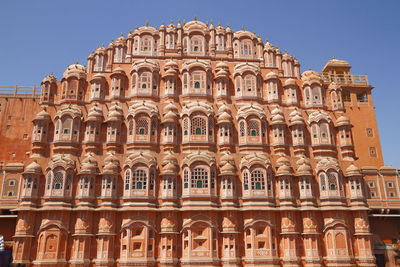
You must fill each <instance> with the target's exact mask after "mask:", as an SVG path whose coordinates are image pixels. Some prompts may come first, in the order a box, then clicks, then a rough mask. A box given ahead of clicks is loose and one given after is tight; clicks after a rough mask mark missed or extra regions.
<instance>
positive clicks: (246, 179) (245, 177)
mask: <svg viewBox="0 0 400 267" xmlns="http://www.w3.org/2000/svg"><path fill="white" fill-rule="evenodd" d="M243 187H244V190H248V189H249V174H248V173H247V171H245V172H244V173H243Z"/></svg>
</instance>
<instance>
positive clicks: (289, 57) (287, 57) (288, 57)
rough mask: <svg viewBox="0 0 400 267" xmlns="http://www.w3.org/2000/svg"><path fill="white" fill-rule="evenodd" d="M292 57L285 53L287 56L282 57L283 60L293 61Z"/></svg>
mask: <svg viewBox="0 0 400 267" xmlns="http://www.w3.org/2000/svg"><path fill="white" fill-rule="evenodd" d="M292 59H293V58H292V56H291V55H290V54H288V53H287V52H285V54H283V55H282V60H292Z"/></svg>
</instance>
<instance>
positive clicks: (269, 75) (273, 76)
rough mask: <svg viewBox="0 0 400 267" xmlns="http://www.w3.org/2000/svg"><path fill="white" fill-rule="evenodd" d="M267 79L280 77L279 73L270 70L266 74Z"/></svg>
mask: <svg viewBox="0 0 400 267" xmlns="http://www.w3.org/2000/svg"><path fill="white" fill-rule="evenodd" d="M265 79H266V80H270V79H278V75H277V74H276V73H275V72H273V71H270V72H268V73H267V75H266V76H265Z"/></svg>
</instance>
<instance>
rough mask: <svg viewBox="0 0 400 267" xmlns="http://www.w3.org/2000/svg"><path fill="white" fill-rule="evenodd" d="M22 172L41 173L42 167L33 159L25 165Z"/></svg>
mask: <svg viewBox="0 0 400 267" xmlns="http://www.w3.org/2000/svg"><path fill="white" fill-rule="evenodd" d="M24 174H38V175H40V174H42V167H41V166H40V165H39V164H38V163H37V162H36V161H33V162H32V163H30V164H29V165H28V166H26V168H25V171H24Z"/></svg>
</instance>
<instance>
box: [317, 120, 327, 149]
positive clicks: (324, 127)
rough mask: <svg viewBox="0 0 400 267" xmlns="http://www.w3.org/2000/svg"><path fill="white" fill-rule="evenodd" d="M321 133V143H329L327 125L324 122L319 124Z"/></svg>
mask: <svg viewBox="0 0 400 267" xmlns="http://www.w3.org/2000/svg"><path fill="white" fill-rule="evenodd" d="M319 129H320V133H321V136H320V137H321V144H329V126H328V124H327V123H326V122H323V123H321V124H320V125H319Z"/></svg>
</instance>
